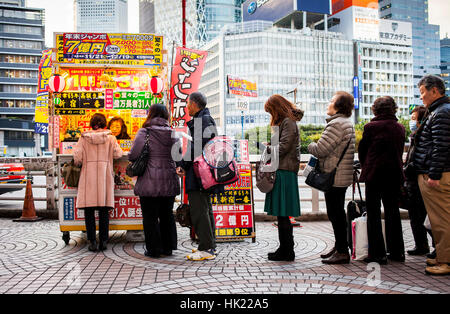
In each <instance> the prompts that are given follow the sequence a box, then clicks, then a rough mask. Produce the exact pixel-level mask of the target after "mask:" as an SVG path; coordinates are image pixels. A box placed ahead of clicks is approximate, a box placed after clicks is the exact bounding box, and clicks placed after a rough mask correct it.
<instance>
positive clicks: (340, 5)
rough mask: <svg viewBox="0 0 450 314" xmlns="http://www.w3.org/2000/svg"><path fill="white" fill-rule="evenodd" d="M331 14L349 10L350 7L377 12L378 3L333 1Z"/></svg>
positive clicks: (347, 0)
mask: <svg viewBox="0 0 450 314" xmlns="http://www.w3.org/2000/svg"><path fill="white" fill-rule="evenodd" d="M332 6H333V8H332V11H333V14H336V13H338V12H340V11H342V10H345V9H347V8H350V7H351V6H358V7H362V8H372V9H377V10H378V1H376V0H333V5H332Z"/></svg>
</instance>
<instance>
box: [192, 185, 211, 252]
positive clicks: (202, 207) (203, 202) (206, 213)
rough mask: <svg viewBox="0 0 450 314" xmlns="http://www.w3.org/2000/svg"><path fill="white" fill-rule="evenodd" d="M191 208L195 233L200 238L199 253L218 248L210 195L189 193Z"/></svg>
mask: <svg viewBox="0 0 450 314" xmlns="http://www.w3.org/2000/svg"><path fill="white" fill-rule="evenodd" d="M188 199H189V205H190V207H191V220H192V225H193V227H194V231H195V233H196V234H197V236H198V239H199V245H198V250H199V251H207V250H210V249H215V248H216V223H215V220H214V215H213V209H212V204H211V199H210V195H209V194H208V193H204V192H201V191H191V192H188Z"/></svg>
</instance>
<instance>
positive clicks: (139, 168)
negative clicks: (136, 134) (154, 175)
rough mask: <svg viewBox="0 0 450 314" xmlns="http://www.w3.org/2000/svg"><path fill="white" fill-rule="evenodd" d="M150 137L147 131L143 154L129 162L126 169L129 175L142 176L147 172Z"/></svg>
mask: <svg viewBox="0 0 450 314" xmlns="http://www.w3.org/2000/svg"><path fill="white" fill-rule="evenodd" d="M149 137H150V134H149V133H148V132H147V135H146V137H145V144H144V147H143V148H142V152H141V154H140V155H139V156H138V158H137V159H136V160H135V161H132V162H130V163H129V164H128V166H127V169H126V174H127V176H129V177H140V176H142V175H143V174H144V173H145V169H146V168H147V164H148V158H149V155H150V152H149V148H148V139H149Z"/></svg>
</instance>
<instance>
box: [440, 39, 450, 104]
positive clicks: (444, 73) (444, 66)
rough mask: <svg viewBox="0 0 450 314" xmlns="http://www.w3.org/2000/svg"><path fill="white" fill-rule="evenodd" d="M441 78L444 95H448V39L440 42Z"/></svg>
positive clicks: (449, 74) (449, 86)
mask: <svg viewBox="0 0 450 314" xmlns="http://www.w3.org/2000/svg"><path fill="white" fill-rule="evenodd" d="M441 77H442V79H443V80H444V81H445V94H446V95H447V96H448V95H450V39H449V38H444V39H442V40H441Z"/></svg>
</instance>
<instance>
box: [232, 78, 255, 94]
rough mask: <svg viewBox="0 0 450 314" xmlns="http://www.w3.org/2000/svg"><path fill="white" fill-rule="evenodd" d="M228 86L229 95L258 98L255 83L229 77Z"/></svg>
mask: <svg viewBox="0 0 450 314" xmlns="http://www.w3.org/2000/svg"><path fill="white" fill-rule="evenodd" d="M227 86H228V93H229V94H233V95H237V96H245V97H258V90H257V87H256V83H255V82H251V81H248V80H246V79H242V78H238V77H234V76H231V75H228V76H227Z"/></svg>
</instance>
